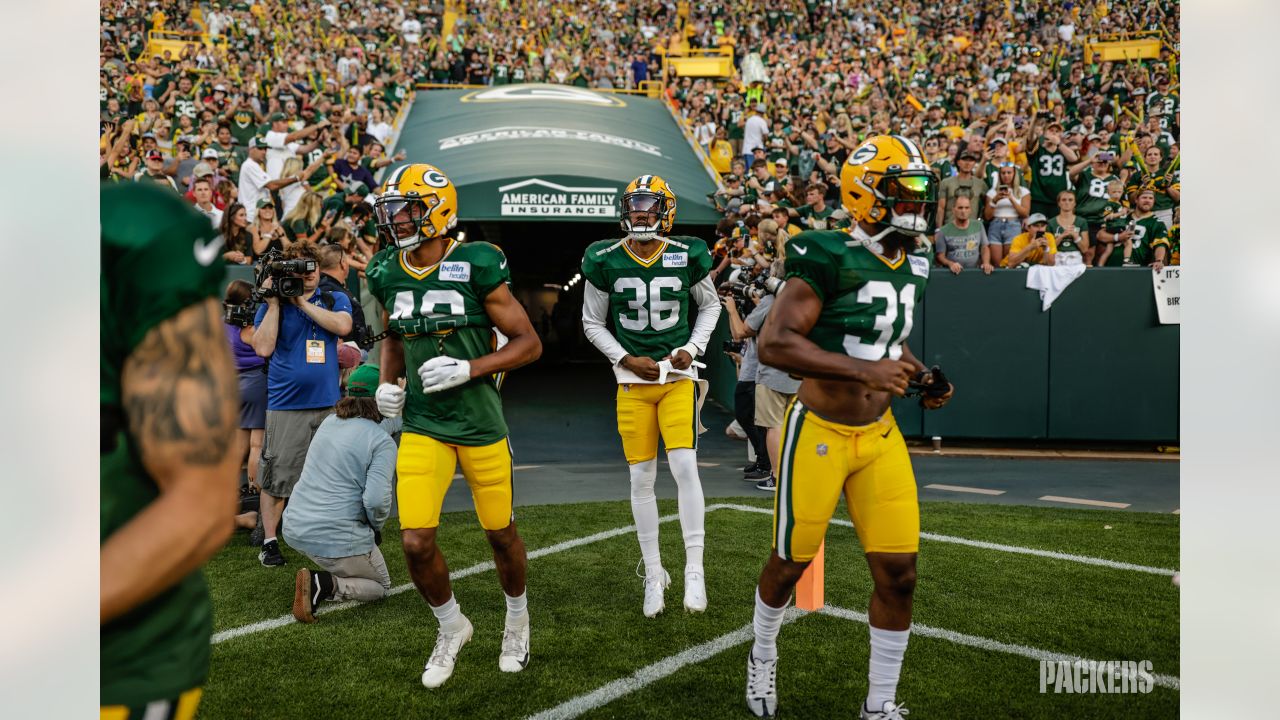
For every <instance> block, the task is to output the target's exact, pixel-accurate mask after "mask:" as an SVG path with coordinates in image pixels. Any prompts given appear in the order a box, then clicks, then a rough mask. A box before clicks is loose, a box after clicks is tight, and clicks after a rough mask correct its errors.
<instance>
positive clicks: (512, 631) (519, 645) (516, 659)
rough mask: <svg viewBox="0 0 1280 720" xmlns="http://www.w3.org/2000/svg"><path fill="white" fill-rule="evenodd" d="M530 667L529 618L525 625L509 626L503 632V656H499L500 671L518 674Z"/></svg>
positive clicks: (525, 620) (526, 616)
mask: <svg viewBox="0 0 1280 720" xmlns="http://www.w3.org/2000/svg"><path fill="white" fill-rule="evenodd" d="M528 665H529V616H528V615H525V619H524V624H523V625H517V626H515V627H512V626H510V625H508V626H507V627H506V629H504V630H503V631H502V654H501V655H499V656H498V669H499V670H501V671H502V672H508V673H518V672H520V671H521V670H523V669H525V667H527V666H528Z"/></svg>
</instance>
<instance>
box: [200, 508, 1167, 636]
mask: <svg viewBox="0 0 1280 720" xmlns="http://www.w3.org/2000/svg"><path fill="white" fill-rule="evenodd" d="M716 510H738V511H740V512H750V513H757V514H760V515H772V514H773V510H771V509H769V508H763V507H755V506H753V505H738V504H736V503H714V504H712V505H708V506H707V512H714V511H716ZM678 518H679V516H678V515H664V516H662V517H661V518H659V519H658V522H660V523H668V522H671V521H673V520H676V519H678ZM831 522H832V524H835V525H842V526H844V527H850V528H851V527H853V523H851V522H849V521H848V520H842V519H840V518H832V519H831ZM635 529H636V528H635V526H634V525H626V526H624V527H617V528H613V529H612V530H605V531H603V532H598V533H595V534H594V535H587V536H584V537H579V538H573V539H572V540H566V541H564V542H562V543H557V544H555V545H550V546H548V547H545V548H539V549H537V550H531V551H529V559H530V560H534V559H536V558H540V557H546V556H548V555H554V554H556V553H560V552H564V551H565V550H572V549H573V548H576V547H582V546H583V545H590V544H592V543H596V542H600V541H601V540H608V539H609V538H614V537H618V536H619V535H628V534H630V533H633V532H635ZM920 537H921V538H923V539H925V540H933V541H936V542H945V543H953V544H957V545H967V546H969V547H976V548H980V549H983V550H997V551H1000V552H1009V553H1017V554H1020V555H1033V556H1036V557H1044V558H1050V559H1053V560H1065V561H1067V562H1074V563H1081V564H1084V565H1096V566H1099V567H1106V568H1111V569H1113V570H1133V571H1135V572H1145V573H1150V574H1152V575H1167V576H1170V577H1172V576H1173V574H1174V572H1175V571H1173V570H1166V569H1165V568H1157V567H1148V566H1146V565H1134V564H1132V563H1123V562H1117V561H1115V560H1106V559H1103V558H1094V557H1086V556H1083V555H1071V554H1069V553H1060V552H1054V551H1052V550H1038V549H1036V548H1027V547H1020V546H1017V545H1001V544H999V543H989V542H984V541H982V540H969V539H968V538H961V537H953V536H950V535H937V534H934V533H926V532H922V533H920ZM493 569H494V567H493V561H492V560H490V561H486V562H482V563H477V564H475V565H472V566H470V567H466V568H463V569H461V570H455V571H453V572H451V573H449V579H450V580H460V579H462V578H465V577H470V576H472V575H476V574H479V573H482V572H488V571H489V570H493ZM412 588H413V583H405V584H403V585H397V586H396V587H393V588H391V589H390V590H388V591H387V595H388V596H390V595H398V594H399V593H402V592H404V591H406V590H411V589H412ZM359 604H360V603H358V602H356V601H354V600H353V601H349V602H343V603H336V604H332V605H325V606H324V607H323V608H322V609H320V610H319V611H317V614H327V613H331V612H337V611H338V610H346V609H348V608H353V607H355V606H357V605H359ZM294 622H297V621H296V620H294V619H293V615H292V614H290V615H281V616H279V617H275V618H271V619H268V620H261V621H259V622H255V623H249V624H248V625H241V626H239V627H234V628H229V629H227V630H223V631H222V632H218V633H214V635H213V641H212V642H213V644H214V645H217V644H218V643H220V642H223V641H226V640H231V639H233V638H238V637H241V636H244V635H252V634H254V633H259V632H263V631H266V630H274V629H275V628H279V627H284V626H285V625H289V624H292V623H294Z"/></svg>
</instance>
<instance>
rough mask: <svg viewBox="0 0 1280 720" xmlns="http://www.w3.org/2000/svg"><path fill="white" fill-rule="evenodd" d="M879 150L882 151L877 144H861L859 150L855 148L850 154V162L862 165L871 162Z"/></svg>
mask: <svg viewBox="0 0 1280 720" xmlns="http://www.w3.org/2000/svg"><path fill="white" fill-rule="evenodd" d="M878 152H880V151H879V149H877V148H876V146H875V145H873V144H872V143H866V144H864V145H861V146H859V147H858V149H857V150H854V151H853V152H852V153H850V154H849V160H848V164H850V165H862V164H863V163H868V162H871V159H872V158H874V157H875V156H876V153H878Z"/></svg>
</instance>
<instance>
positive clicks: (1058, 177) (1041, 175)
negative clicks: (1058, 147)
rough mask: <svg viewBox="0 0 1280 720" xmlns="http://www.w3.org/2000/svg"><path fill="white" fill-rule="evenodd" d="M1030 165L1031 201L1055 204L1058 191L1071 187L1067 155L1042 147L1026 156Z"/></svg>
mask: <svg viewBox="0 0 1280 720" xmlns="http://www.w3.org/2000/svg"><path fill="white" fill-rule="evenodd" d="M1027 163H1028V164H1030V165H1031V185H1030V187H1029V188H1028V189H1029V190H1030V191H1031V201H1032V202H1042V203H1049V204H1052V205H1056V204H1057V202H1058V193H1060V192H1062V191H1063V190H1069V189H1071V179H1070V178H1069V177H1067V164H1068V163H1067V156H1066V155H1063V154H1062V153H1060V152H1049V151H1048V150H1045V149H1044V148H1043V147H1037V148H1036V151H1035V152H1033V153H1031V155H1030V156H1029V157H1028V158H1027Z"/></svg>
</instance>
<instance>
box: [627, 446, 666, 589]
mask: <svg viewBox="0 0 1280 720" xmlns="http://www.w3.org/2000/svg"><path fill="white" fill-rule="evenodd" d="M630 469H631V517H633V518H634V519H635V521H636V538H637V539H639V541H640V556H641V557H643V558H644V569H645V574H646V575H652V574H661V573H662V553H661V552H660V551H659V549H658V497H657V496H656V495H654V494H653V486H654V483H656V482H657V480H658V459H657V458H650V459H648V460H645V461H644V462H638V463H636V464H634V465H631V466H630Z"/></svg>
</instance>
